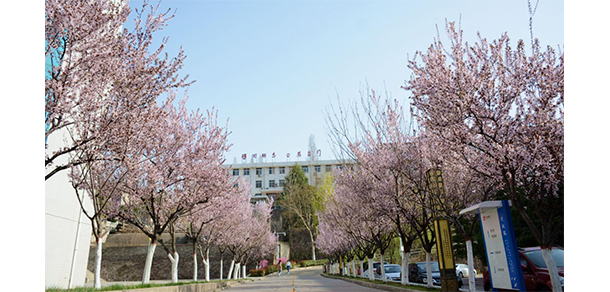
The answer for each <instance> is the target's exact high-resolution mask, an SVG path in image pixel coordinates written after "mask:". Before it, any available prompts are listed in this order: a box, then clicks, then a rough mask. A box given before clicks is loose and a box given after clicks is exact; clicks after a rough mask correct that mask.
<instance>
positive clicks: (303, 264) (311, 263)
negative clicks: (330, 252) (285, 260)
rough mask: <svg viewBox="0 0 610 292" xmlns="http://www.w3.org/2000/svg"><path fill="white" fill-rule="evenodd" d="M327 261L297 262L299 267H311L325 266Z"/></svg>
mask: <svg viewBox="0 0 610 292" xmlns="http://www.w3.org/2000/svg"><path fill="white" fill-rule="evenodd" d="M327 261H328V260H326V259H322V260H315V261H314V260H306V261H300V262H299V267H311V266H323V265H325V264H326V262H327Z"/></svg>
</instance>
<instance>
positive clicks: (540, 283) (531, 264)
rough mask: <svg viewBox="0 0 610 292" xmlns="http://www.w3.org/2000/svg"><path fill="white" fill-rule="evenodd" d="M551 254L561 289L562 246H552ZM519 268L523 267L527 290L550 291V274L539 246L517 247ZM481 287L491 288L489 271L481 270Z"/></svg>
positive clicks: (487, 289) (486, 289)
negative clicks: (559, 278) (519, 261)
mask: <svg viewBox="0 0 610 292" xmlns="http://www.w3.org/2000/svg"><path fill="white" fill-rule="evenodd" d="M551 254H552V255H553V259H554V260H555V264H556V265H557V271H558V272H559V276H560V277H561V289H562V290H563V248H561V247H553V249H552V251H551ZM519 257H520V258H521V268H522V269H523V280H524V282H525V289H526V290H527V291H551V290H552V289H551V286H552V285H551V276H550V275H549V270H548V268H547V267H546V263H545V262H544V260H543V259H542V250H541V249H540V247H539V246H537V247H527V248H520V249H519ZM483 281H484V282H483V288H484V289H485V291H489V290H491V281H490V279H489V271H483Z"/></svg>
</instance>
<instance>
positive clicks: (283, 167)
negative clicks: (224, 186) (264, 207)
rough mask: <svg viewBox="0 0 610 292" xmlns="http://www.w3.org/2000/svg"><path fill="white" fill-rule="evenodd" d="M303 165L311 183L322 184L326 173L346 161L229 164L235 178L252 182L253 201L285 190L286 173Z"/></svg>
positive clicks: (341, 165)
mask: <svg viewBox="0 0 610 292" xmlns="http://www.w3.org/2000/svg"><path fill="white" fill-rule="evenodd" d="M295 165H296V166H298V167H301V169H303V172H304V173H305V175H306V176H307V178H308V179H309V184H311V185H317V184H321V183H322V180H323V179H324V177H325V176H326V174H329V173H332V171H333V170H334V169H337V168H342V167H343V165H344V161H341V160H305V161H284V162H254V163H236V164H232V165H229V172H230V174H232V175H233V177H234V178H235V180H237V178H239V177H243V178H244V179H245V180H246V181H247V182H249V183H250V196H251V201H252V202H253V203H254V202H257V201H261V200H263V201H268V200H269V199H270V198H272V199H273V200H276V199H277V196H278V195H279V194H280V193H281V192H282V191H283V190H284V183H285V182H286V175H288V173H290V170H291V169H292V168H293V167H295Z"/></svg>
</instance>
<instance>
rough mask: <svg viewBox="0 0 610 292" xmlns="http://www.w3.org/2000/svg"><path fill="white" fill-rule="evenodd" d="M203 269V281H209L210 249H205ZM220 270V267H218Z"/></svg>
mask: <svg viewBox="0 0 610 292" xmlns="http://www.w3.org/2000/svg"><path fill="white" fill-rule="evenodd" d="M203 264H204V266H205V267H204V268H205V280H206V281H208V282H209V281H210V248H209V247H207V248H206V249H205V260H204V261H203ZM220 267H221V268H222V265H221V266H220Z"/></svg>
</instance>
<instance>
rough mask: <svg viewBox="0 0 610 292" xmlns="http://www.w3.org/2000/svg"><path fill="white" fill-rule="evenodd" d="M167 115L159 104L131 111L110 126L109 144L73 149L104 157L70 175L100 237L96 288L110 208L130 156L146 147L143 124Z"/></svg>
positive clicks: (80, 152) (107, 139)
mask: <svg viewBox="0 0 610 292" xmlns="http://www.w3.org/2000/svg"><path fill="white" fill-rule="evenodd" d="M164 117H165V115H164V114H163V112H162V110H161V109H159V108H155V107H151V108H142V109H141V110H140V111H138V112H136V111H130V112H127V113H125V116H124V119H121V121H120V122H117V123H113V126H112V127H109V128H108V129H107V131H106V133H105V134H104V135H105V136H106V137H107V138H106V141H108V143H106V146H105V147H103V148H93V149H91V148H82V149H79V150H78V151H75V152H73V154H75V155H80V156H82V157H85V156H89V157H93V156H98V157H104V159H86V160H85V161H84V162H83V163H81V164H77V165H74V166H73V167H72V168H71V171H70V176H69V177H70V180H71V182H72V186H73V187H74V190H75V191H76V197H77V199H78V201H79V203H80V206H81V209H82V211H83V214H84V215H85V216H86V217H87V218H89V220H90V221H91V226H92V231H93V236H94V237H95V239H96V245H97V247H96V258H95V263H96V264H95V270H94V287H95V288H97V289H99V288H101V283H100V269H101V260H102V238H103V237H104V236H105V235H106V234H108V232H109V229H108V228H107V219H108V217H107V216H106V215H107V213H108V209H109V207H110V205H111V204H112V202H113V201H114V200H117V198H118V197H120V190H119V186H120V183H121V182H122V181H123V178H124V177H125V176H126V175H127V173H128V172H129V161H130V159H129V156H136V157H141V155H142V151H143V150H144V147H143V144H142V143H140V141H143V140H144V139H145V138H146V134H145V132H143V131H141V130H142V129H143V128H142V127H143V126H144V125H146V124H147V123H151V121H152V122H153V123H155V122H156V121H159V120H160V119H162V118H164ZM85 194H86V195H88V196H89V197H90V198H91V202H92V207H93V209H92V210H91V209H89V208H87V207H86V206H85V202H84V195H85Z"/></svg>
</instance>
